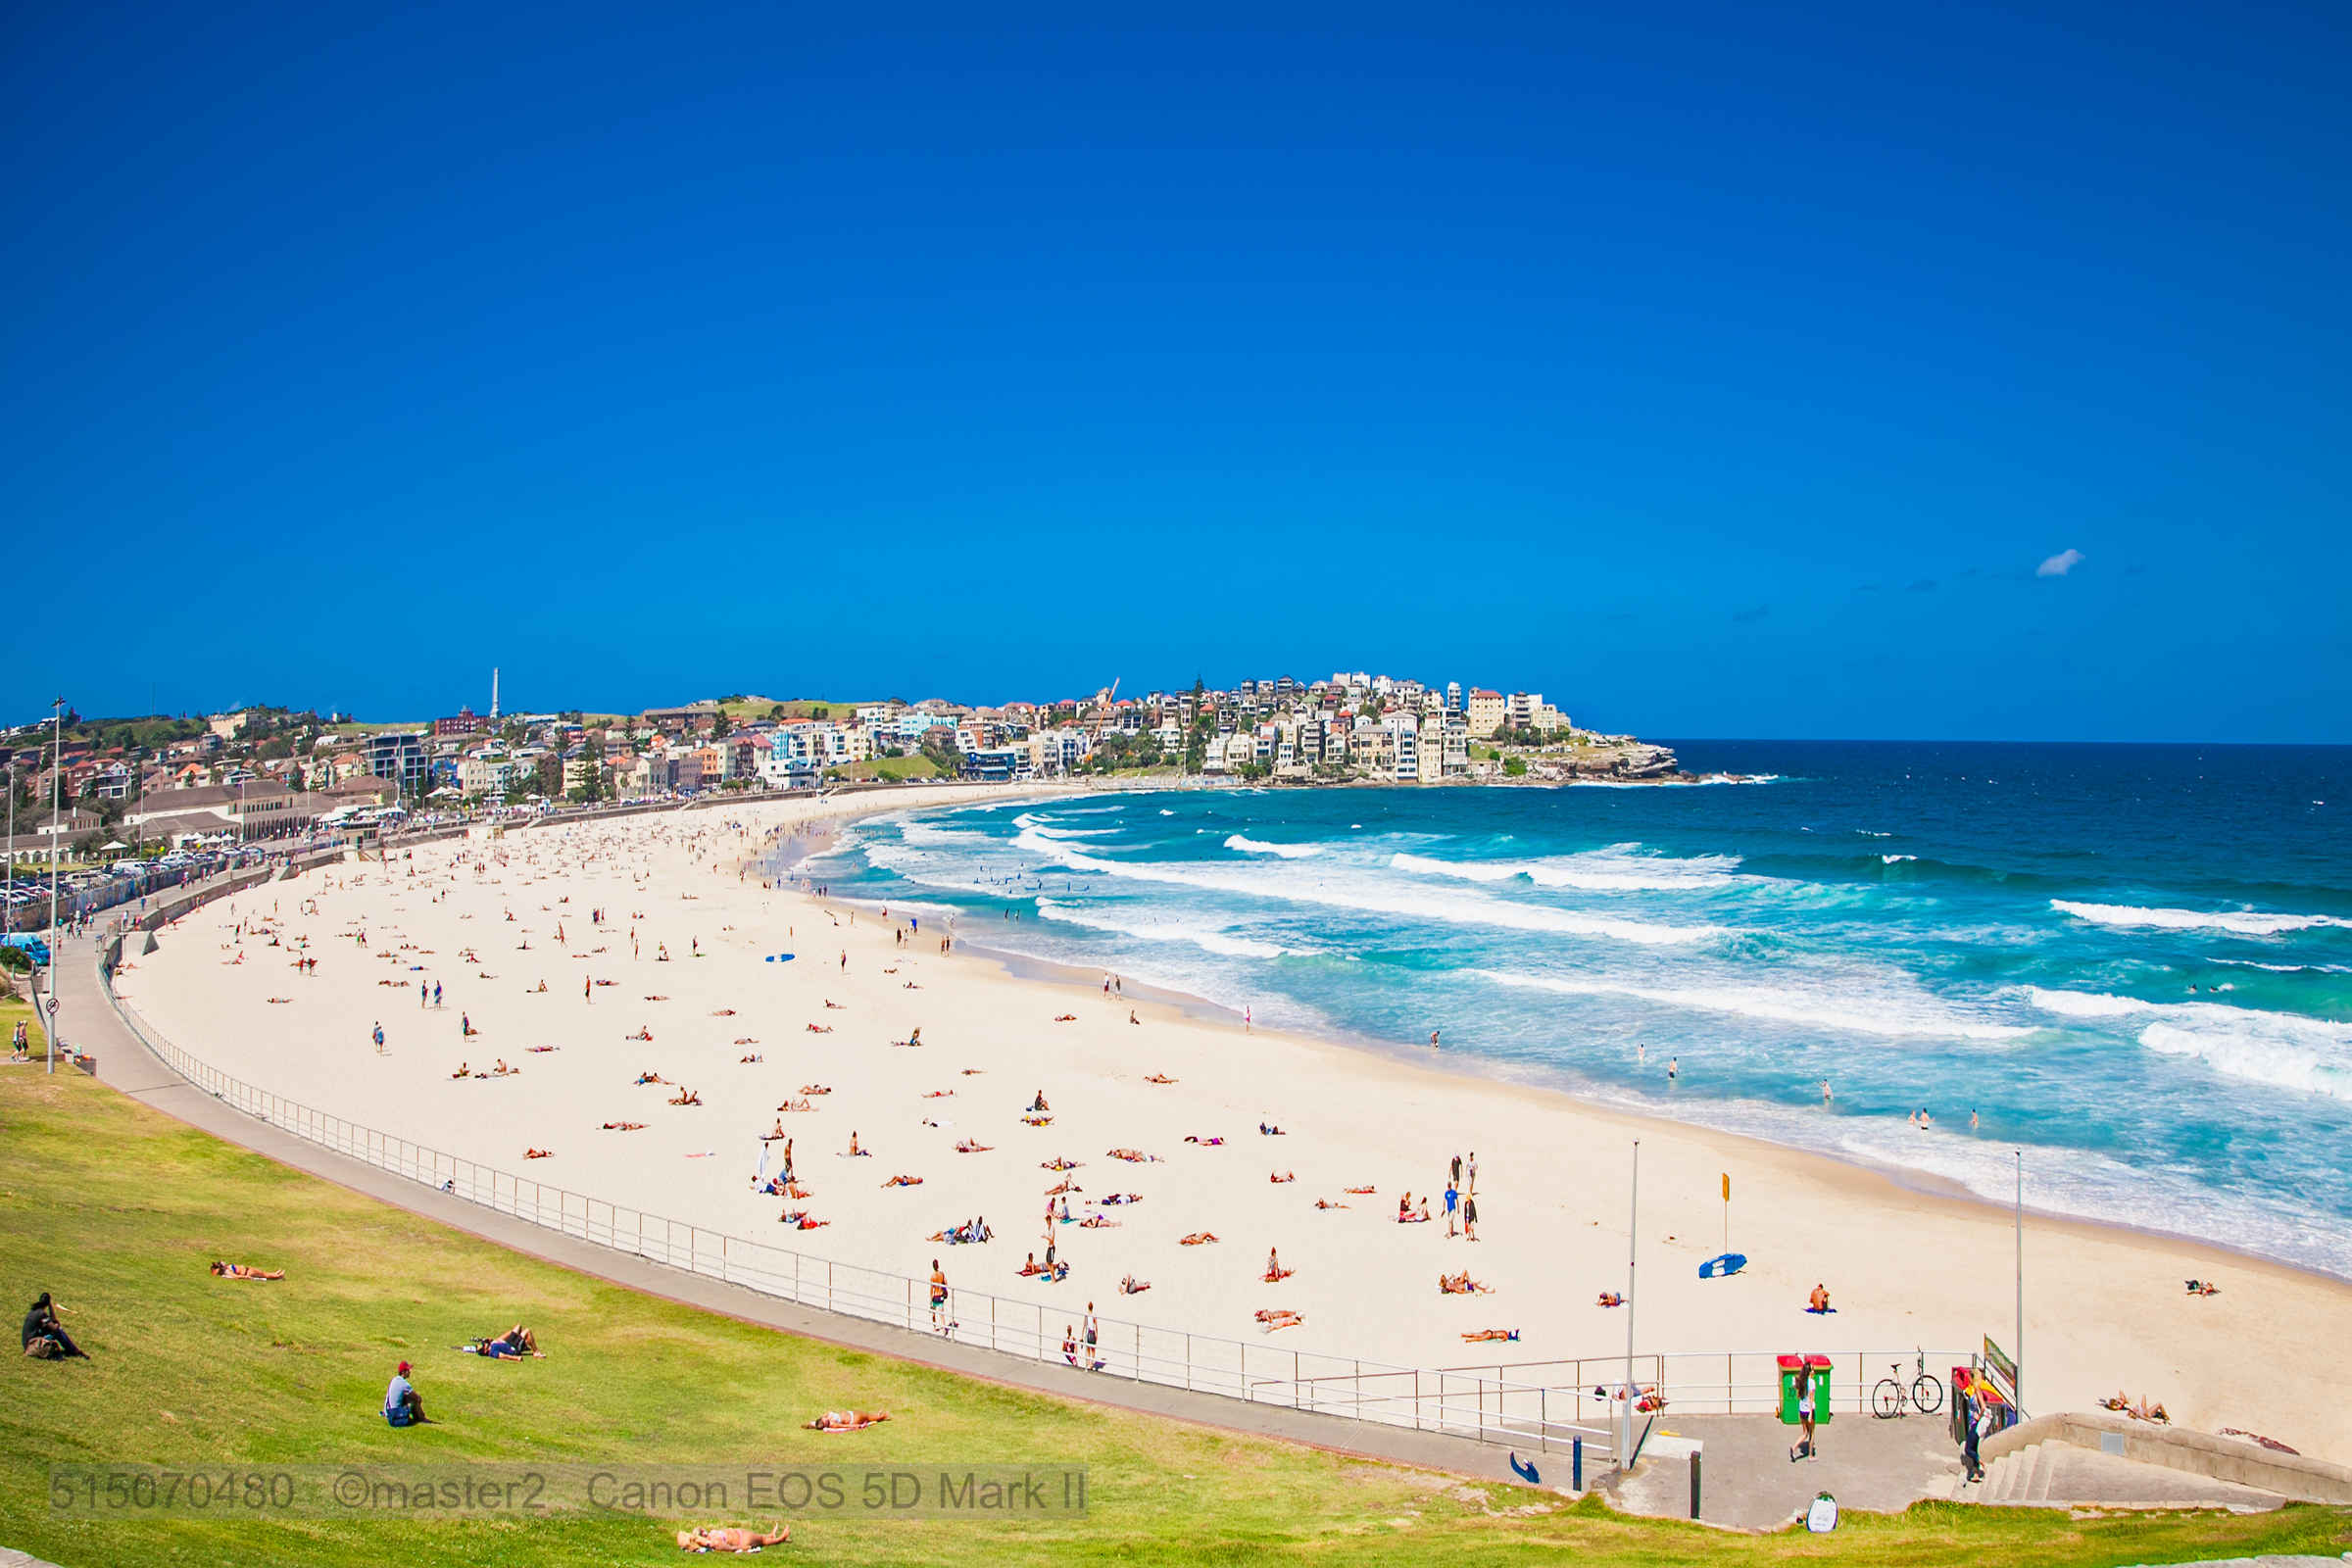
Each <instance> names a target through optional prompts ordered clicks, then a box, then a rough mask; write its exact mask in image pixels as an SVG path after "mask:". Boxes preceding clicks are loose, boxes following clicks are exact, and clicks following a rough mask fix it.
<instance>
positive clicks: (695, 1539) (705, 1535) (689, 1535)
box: [678, 1525, 792, 1551]
mask: <svg viewBox="0 0 2352 1568" xmlns="http://www.w3.org/2000/svg"><path fill="white" fill-rule="evenodd" d="M791 1539H792V1527H791V1526H789V1525H778V1526H776V1528H775V1529H773V1530H770V1531H768V1532H767V1533H766V1534H765V1535H762V1534H760V1532H759V1531H757V1530H746V1529H744V1528H743V1527H742V1526H740V1525H697V1526H695V1527H694V1528H693V1529H691V1530H681V1531H679V1532H678V1549H679V1550H680V1551H758V1550H759V1549H760V1547H762V1546H781V1545H782V1544H785V1543H786V1542H788V1541H790V1540H791Z"/></svg>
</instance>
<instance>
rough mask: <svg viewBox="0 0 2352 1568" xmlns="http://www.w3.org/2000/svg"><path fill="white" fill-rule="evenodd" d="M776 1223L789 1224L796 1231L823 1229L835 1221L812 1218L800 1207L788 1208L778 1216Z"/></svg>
mask: <svg viewBox="0 0 2352 1568" xmlns="http://www.w3.org/2000/svg"><path fill="white" fill-rule="evenodd" d="M776 1223H777V1224H779V1225H789V1226H791V1227H792V1228H793V1229H794V1230H796V1231H821V1230H823V1229H824V1228H825V1227H826V1226H828V1225H830V1224H832V1223H833V1222H832V1221H831V1220H829V1219H812V1218H810V1217H809V1215H808V1214H806V1213H804V1212H802V1211H801V1210H800V1209H797V1208H788V1209H786V1210H785V1211H784V1212H783V1213H781V1214H778V1215H777V1216H776Z"/></svg>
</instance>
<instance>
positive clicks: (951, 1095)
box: [923, 1089, 956, 1100]
mask: <svg viewBox="0 0 2352 1568" xmlns="http://www.w3.org/2000/svg"><path fill="white" fill-rule="evenodd" d="M923 1098H924V1099H925V1100H953V1099H955V1098H956V1091H955V1090H953V1089H929V1090H925V1091H924V1092H923Z"/></svg>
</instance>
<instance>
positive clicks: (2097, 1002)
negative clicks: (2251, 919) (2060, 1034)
mask: <svg viewBox="0 0 2352 1568" xmlns="http://www.w3.org/2000/svg"><path fill="white" fill-rule="evenodd" d="M2027 995H2028V996H2029V997H2031V998H2032V999H2033V1002H2034V1005H2035V1006H2036V1007H2039V1008H2041V1009H2042V1010H2043V1011H2044V1012H2054V1013H2057V1014H2059V1015H2060V1016H2061V1017H2068V1018H2084V1019H2089V1018H2147V1019H2149V1020H2150V1021H2149V1022H2148V1023H2147V1024H2146V1025H2145V1026H2143V1027H2142V1028H2141V1029H2140V1031H2139V1043H2140V1044H2141V1045H2142V1046H2145V1047H2146V1048H2147V1049H2148V1050H2150V1051H2154V1052H2158V1053H2161V1054H2164V1055H2167V1056H2187V1057H2193V1058H2195V1059H2197V1060H2199V1061H2202V1062H2204V1063H2205V1064H2206V1065H2207V1066H2208V1067H2211V1068H2212V1069H2213V1070H2214V1071H2216V1072H2219V1073H2223V1074H2225V1075H2227V1076H2229V1077H2231V1078H2242V1079H2245V1080H2247V1081H2248V1082H2251V1083H2260V1084H2269V1085H2272V1086H2273V1087H2275V1088H2279V1089H2300V1090H2304V1091H2307V1092H2309V1093H2313V1094H2321V1095H2330V1096H2333V1097H2335V1098H2336V1099H2339V1100H2352V1024H2340V1023H2330V1022H2328V1021H2327V1020H2326V1019H2324V1018H2306V1017H2302V1016H2300V1015H2298V1014H2295V1013H2291V1012H2266V1011H2263V1010H2261V1009H2259V1008H2254V1007H2232V1006H2229V1005H2226V1004H2223V1003H2218V1002H2143V1001H2141V1000H2140V999H2138V998H2137V997H2117V996H2107V995H2103V994H2096V993H2091V992H2084V991H2047V990H2044V989H2042V988H2041V987H2039V986H2031V987H2028V988H2027Z"/></svg>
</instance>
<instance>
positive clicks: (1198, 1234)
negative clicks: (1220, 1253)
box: [1176, 1231, 1217, 1247]
mask: <svg viewBox="0 0 2352 1568" xmlns="http://www.w3.org/2000/svg"><path fill="white" fill-rule="evenodd" d="M1216 1239H1217V1233H1216V1232H1215V1231H1195V1232H1193V1234H1192V1235H1190V1236H1187V1237H1185V1238H1183V1239H1182V1240H1181V1241H1179V1242H1178V1243H1177V1244H1176V1245H1177V1246H1179V1247H1205V1246H1207V1245H1208V1244H1209V1243H1210V1242H1213V1241H1215V1240H1216Z"/></svg>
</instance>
